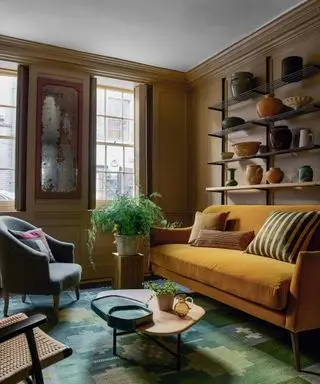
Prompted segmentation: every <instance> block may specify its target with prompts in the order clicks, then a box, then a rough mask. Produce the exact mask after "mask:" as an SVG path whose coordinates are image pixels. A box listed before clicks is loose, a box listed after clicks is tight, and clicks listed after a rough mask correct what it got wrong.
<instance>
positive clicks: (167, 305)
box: [157, 294, 174, 311]
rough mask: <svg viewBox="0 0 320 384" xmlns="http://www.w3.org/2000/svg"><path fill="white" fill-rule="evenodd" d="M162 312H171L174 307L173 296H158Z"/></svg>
mask: <svg viewBox="0 0 320 384" xmlns="http://www.w3.org/2000/svg"><path fill="white" fill-rule="evenodd" d="M157 299H158V304H159V309H160V311H170V310H171V309H172V307H173V299H174V297H173V295H170V294H167V295H159V296H157Z"/></svg>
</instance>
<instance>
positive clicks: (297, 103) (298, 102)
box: [282, 96, 313, 109]
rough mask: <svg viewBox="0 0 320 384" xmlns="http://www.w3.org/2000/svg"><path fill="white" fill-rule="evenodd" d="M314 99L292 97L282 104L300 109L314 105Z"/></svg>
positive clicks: (284, 100)
mask: <svg viewBox="0 0 320 384" xmlns="http://www.w3.org/2000/svg"><path fill="white" fill-rule="evenodd" d="M312 101H313V98H312V97H311V96H290V97H286V98H285V99H283V100H282V103H283V104H284V105H286V106H287V107H289V108H293V109H299V108H301V107H304V106H305V105H308V104H310V103H312Z"/></svg>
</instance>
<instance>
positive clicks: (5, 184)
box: [0, 70, 17, 202]
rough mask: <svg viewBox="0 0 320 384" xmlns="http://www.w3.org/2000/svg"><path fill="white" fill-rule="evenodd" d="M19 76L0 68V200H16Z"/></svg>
mask: <svg viewBox="0 0 320 384" xmlns="http://www.w3.org/2000/svg"><path fill="white" fill-rule="evenodd" d="M16 96H17V76H16V74H15V73H12V74H11V73H10V72H8V71H1V70H0V201H8V200H10V201H11V202H13V201H14V194H15V146H16Z"/></svg>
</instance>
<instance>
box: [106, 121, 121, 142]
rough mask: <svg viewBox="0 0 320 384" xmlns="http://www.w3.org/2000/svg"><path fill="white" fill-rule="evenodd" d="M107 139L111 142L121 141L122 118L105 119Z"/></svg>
mask: <svg viewBox="0 0 320 384" xmlns="http://www.w3.org/2000/svg"><path fill="white" fill-rule="evenodd" d="M107 141H111V142H113V143H121V142H122V120H121V119H107Z"/></svg>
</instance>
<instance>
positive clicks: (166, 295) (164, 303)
mask: <svg viewBox="0 0 320 384" xmlns="http://www.w3.org/2000/svg"><path fill="white" fill-rule="evenodd" d="M143 286H144V288H145V289H150V290H151V291H153V292H154V294H155V296H156V297H157V299H158V304H159V309H160V310H161V311H170V310H171V309H172V307H173V300H174V297H175V296H176V294H177V293H178V286H177V284H176V283H174V282H173V281H171V280H164V281H147V282H145V283H144V284H143ZM152 297H153V296H152ZM152 297H151V298H152ZM151 298H150V300H151Z"/></svg>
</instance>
